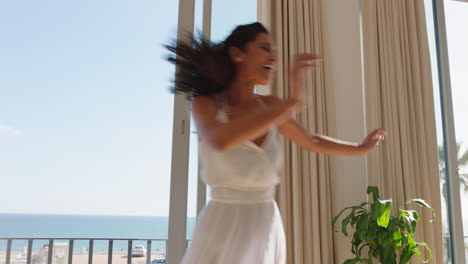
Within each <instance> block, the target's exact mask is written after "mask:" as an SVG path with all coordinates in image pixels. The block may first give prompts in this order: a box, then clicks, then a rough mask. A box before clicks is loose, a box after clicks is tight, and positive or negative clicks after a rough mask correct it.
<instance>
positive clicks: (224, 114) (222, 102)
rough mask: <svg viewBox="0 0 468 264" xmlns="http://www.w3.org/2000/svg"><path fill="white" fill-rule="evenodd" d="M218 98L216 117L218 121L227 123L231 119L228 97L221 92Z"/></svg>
mask: <svg viewBox="0 0 468 264" xmlns="http://www.w3.org/2000/svg"><path fill="white" fill-rule="evenodd" d="M216 100H217V102H218V106H219V108H218V113H217V114H216V118H217V119H218V121H220V122H222V123H227V122H228V121H229V117H228V110H229V108H228V105H227V98H226V95H224V94H221V95H217V96H216Z"/></svg>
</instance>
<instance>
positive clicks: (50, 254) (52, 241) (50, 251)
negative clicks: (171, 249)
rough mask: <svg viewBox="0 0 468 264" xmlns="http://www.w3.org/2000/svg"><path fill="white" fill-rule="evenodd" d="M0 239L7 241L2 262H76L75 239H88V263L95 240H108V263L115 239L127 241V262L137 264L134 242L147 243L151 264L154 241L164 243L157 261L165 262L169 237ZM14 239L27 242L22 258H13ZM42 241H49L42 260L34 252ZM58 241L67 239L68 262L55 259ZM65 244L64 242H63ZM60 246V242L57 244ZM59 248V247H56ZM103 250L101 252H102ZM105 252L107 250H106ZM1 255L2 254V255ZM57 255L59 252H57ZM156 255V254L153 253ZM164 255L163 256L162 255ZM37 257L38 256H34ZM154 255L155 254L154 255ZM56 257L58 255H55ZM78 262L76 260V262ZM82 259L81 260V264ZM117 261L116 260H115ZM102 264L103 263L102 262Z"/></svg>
mask: <svg viewBox="0 0 468 264" xmlns="http://www.w3.org/2000/svg"><path fill="white" fill-rule="evenodd" d="M0 241H3V242H5V241H6V251H5V253H4V255H5V256H4V260H2V259H0V264H1V263H5V264H17V263H25V264H39V263H41V264H62V263H63V264H73V263H74V262H73V261H74V259H73V257H74V255H75V254H76V251H74V245H75V241H87V242H85V243H87V246H88V247H87V250H86V252H85V253H87V254H88V257H87V263H88V264H93V257H94V255H95V252H94V248H95V242H103V241H107V242H108V247H107V263H108V264H112V263H113V261H114V254H115V249H114V246H115V243H114V242H115V241H119V243H120V244H122V243H126V244H127V250H126V253H125V252H123V253H124V254H123V255H124V256H123V257H126V258H127V259H126V264H135V263H136V262H135V261H133V260H134V258H133V256H132V249H133V246H134V242H135V241H138V244H139V245H141V243H142V242H143V243H146V259H145V262H144V263H145V264H151V261H152V260H151V258H152V247H153V242H160V243H159V244H161V242H162V243H163V244H164V251H163V252H161V253H160V254H159V255H160V257H159V259H160V261H161V262H157V263H165V251H166V248H167V239H158V238H156V239H147V238H145V239H138V238H38V237H34V238H0ZM14 241H24V242H27V246H26V247H25V250H24V251H25V252H24V253H25V254H26V257H25V258H21V260H19V261H18V260H11V256H12V253H13V252H12V245H13V242H14ZM40 241H47V242H48V243H46V244H43V243H41V244H43V247H42V249H41V250H40V252H42V253H43V254H46V255H47V258H46V260H44V259H45V258H43V259H42V260H41V258H40V254H39V253H36V254H33V251H34V250H33V245H34V242H40ZM56 241H66V243H65V244H66V248H67V249H66V251H67V252H62V254H63V256H66V258H67V260H68V261H67V262H65V260H64V259H62V260H60V261H58V260H57V259H55V260H54V245H56ZM61 245H63V242H62V243H61ZM57 246H58V244H57ZM55 249H56V250H57V248H55ZM102 253H103V252H100V254H102ZM104 254H105V252H104ZM120 254H121V255H122V252H121V251H120ZM1 255H3V254H1ZM1 255H0V256H1ZM55 255H57V253H55ZM153 255H155V254H153ZM161 256H162V257H161ZM34 257H36V258H34ZM153 257H154V256H153ZM55 258H56V256H55ZM75 263H76V262H75ZM81 263H82V261H80V264H81ZM114 263H115V262H114ZM100 264H102V263H100ZM138 264H143V263H142V261H138Z"/></svg>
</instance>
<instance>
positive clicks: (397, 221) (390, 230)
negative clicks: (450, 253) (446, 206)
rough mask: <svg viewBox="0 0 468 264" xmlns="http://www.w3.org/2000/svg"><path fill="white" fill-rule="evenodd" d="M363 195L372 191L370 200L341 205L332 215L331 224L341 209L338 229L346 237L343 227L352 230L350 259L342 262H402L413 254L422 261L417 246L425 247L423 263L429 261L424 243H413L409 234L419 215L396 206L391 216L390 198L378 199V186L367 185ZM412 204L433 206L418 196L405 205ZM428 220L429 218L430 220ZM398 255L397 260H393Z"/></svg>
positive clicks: (414, 226)
mask: <svg viewBox="0 0 468 264" xmlns="http://www.w3.org/2000/svg"><path fill="white" fill-rule="evenodd" d="M367 194H368V195H369V194H372V197H373V202H372V203H369V202H364V203H362V204H361V205H359V206H351V207H347V208H344V209H343V210H342V211H341V212H340V213H339V214H338V215H337V216H335V218H333V222H332V227H333V229H334V230H335V224H336V222H337V221H338V219H339V218H340V217H341V215H342V214H343V213H344V212H346V211H347V212H348V215H347V216H343V220H342V221H341V232H342V233H343V234H344V235H345V236H348V231H347V227H348V226H351V227H353V228H354V229H355V231H354V234H353V235H352V241H351V243H352V246H351V252H352V253H353V254H354V255H355V258H353V259H347V260H346V261H345V262H343V264H355V263H368V264H372V263H373V262H372V260H373V259H374V258H377V259H378V260H379V261H380V263H382V264H397V263H398V264H405V263H408V261H409V260H410V259H411V257H413V255H415V254H416V255H417V256H418V257H419V259H421V260H423V257H422V254H421V251H420V248H421V247H423V248H426V249H427V250H428V252H429V255H430V256H429V258H428V259H427V260H423V262H424V263H427V262H429V261H431V260H432V251H431V249H430V248H429V247H428V246H427V244H426V243H424V242H416V241H415V240H414V238H413V235H414V234H415V232H416V225H417V224H418V222H419V214H418V213H417V212H416V211H414V210H405V209H403V208H401V207H400V209H399V210H398V215H397V216H392V215H391V207H392V200H380V196H379V189H378V188H377V187H375V186H368V187H367ZM409 203H415V204H417V205H419V206H422V207H426V208H429V209H431V210H432V217H433V219H434V217H435V213H434V209H433V208H432V207H431V206H429V204H428V203H426V202H425V201H424V200H422V199H410V200H408V201H407V202H406V204H409ZM431 221H432V220H431ZM365 248H367V253H368V254H367V255H366V256H363V253H364V252H363V249H365ZM398 258H399V262H397V259H398Z"/></svg>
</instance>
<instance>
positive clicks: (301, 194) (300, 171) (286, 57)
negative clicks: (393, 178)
mask: <svg viewBox="0 0 468 264" xmlns="http://www.w3.org/2000/svg"><path fill="white" fill-rule="evenodd" d="M268 4H269V5H270V6H269V8H270V13H269V15H270V18H271V20H270V23H269V24H270V28H271V34H272V36H273V39H274V41H275V43H276V45H277V46H278V60H279V61H278V72H277V74H276V79H275V80H274V82H273V84H272V87H271V93H272V94H273V95H276V96H278V97H280V98H287V97H288V93H289V91H288V85H287V84H288V79H287V77H288V74H287V73H288V71H289V68H288V65H290V63H291V60H292V58H293V55H294V54H297V53H304V52H307V53H314V54H323V50H322V31H321V29H322V26H321V1H320V0H282V1H281V0H273V1H270V2H269V3H268ZM306 85H307V86H308V87H311V89H310V92H311V93H312V94H310V95H309V96H308V102H307V106H306V107H304V109H302V111H301V113H299V114H298V115H297V116H296V121H297V122H298V123H300V124H301V125H302V126H303V127H305V128H306V129H307V130H308V131H310V132H312V133H318V134H328V133H327V132H328V131H327V119H326V112H325V109H326V104H325V103H326V100H325V98H326V89H325V84H324V76H323V72H322V71H313V73H311V74H310V75H308V76H307V81H306ZM284 144H285V168H284V177H283V179H282V182H281V184H280V185H279V188H278V192H277V201H278V204H279V207H280V210H281V214H282V216H283V221H284V225H285V231H286V239H287V255H288V258H287V259H288V263H289V264H293V263H294V264H302V263H304V264H324V263H333V241H332V237H333V235H332V230H331V221H332V211H331V190H330V163H329V159H328V157H327V156H325V155H321V154H315V153H310V152H308V151H306V150H302V149H301V148H300V147H298V146H296V145H295V144H294V143H290V142H289V141H285V143H284Z"/></svg>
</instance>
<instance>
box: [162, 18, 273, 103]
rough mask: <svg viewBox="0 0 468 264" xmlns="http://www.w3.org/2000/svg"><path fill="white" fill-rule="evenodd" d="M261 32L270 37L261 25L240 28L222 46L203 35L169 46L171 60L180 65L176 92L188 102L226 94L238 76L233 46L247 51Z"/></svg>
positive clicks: (169, 59)
mask: <svg viewBox="0 0 468 264" xmlns="http://www.w3.org/2000/svg"><path fill="white" fill-rule="evenodd" d="M259 33H266V34H269V33H268V31H267V30H266V28H265V27H264V26H263V25H262V24H260V23H258V22H257V23H252V24H247V25H240V26H238V27H236V28H235V29H234V31H232V33H231V34H230V35H229V36H228V37H227V38H226V40H224V41H222V42H220V43H213V42H210V41H207V40H206V39H204V38H203V37H201V36H193V35H190V36H189V38H188V39H189V40H191V41H187V42H185V41H174V42H173V43H172V44H171V45H165V47H166V48H167V49H168V50H169V51H170V54H169V55H168V56H167V60H168V61H169V62H171V63H173V64H175V65H176V66H178V71H177V76H176V78H175V80H174V86H173V87H171V92H173V93H183V94H185V95H186V98H187V99H188V100H192V99H193V98H195V97H197V96H200V95H211V94H216V93H219V92H221V91H223V90H224V89H225V88H226V87H227V85H228V84H229V83H230V82H231V81H232V79H233V77H234V70H235V68H234V63H233V62H232V61H231V59H230V58H229V54H228V49H229V47H237V48H239V49H241V50H245V46H246V44H247V43H249V42H251V41H253V40H255V38H256V37H257V35H258V34H259Z"/></svg>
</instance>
